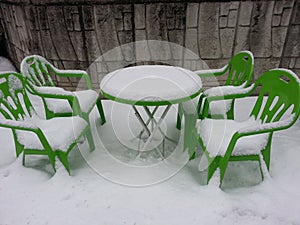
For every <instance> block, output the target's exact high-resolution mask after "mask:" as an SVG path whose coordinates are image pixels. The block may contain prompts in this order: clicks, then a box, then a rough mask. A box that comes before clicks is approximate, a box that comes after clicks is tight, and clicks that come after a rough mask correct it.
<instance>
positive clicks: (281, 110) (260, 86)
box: [195, 69, 300, 185]
mask: <svg viewBox="0 0 300 225" xmlns="http://www.w3.org/2000/svg"><path fill="white" fill-rule="evenodd" d="M255 90H259V96H258V98H257V100H256V102H255V105H254V106H253V109H252V111H251V113H250V115H249V118H248V119H247V120H245V121H242V122H241V121H235V120H226V119H211V118H205V119H203V120H198V121H197V126H196V129H197V132H195V133H197V137H198V141H199V143H200V145H201V147H202V149H203V150H204V153H205V155H206V157H207V159H208V160H207V162H208V175H207V182H209V180H210V179H211V177H212V175H213V174H214V172H215V170H216V169H217V168H220V185H221V184H222V180H223V178H224V175H225V171H226V168H227V164H228V162H229V161H242V160H257V161H258V162H259V163H260V166H261V171H262V172H263V170H262V169H263V168H264V167H265V166H264V165H266V168H267V169H269V167H270V150H271V142H272V136H273V133H274V132H275V131H278V130H283V129H286V128H289V127H290V126H292V125H293V124H294V123H295V121H296V120H297V118H298V116H299V108H300V80H299V78H298V77H297V75H295V74H294V73H293V72H292V71H290V70H285V69H274V70H270V71H268V72H266V73H264V74H263V75H262V76H261V77H259V78H258V79H257V81H256V82H255V83H254V86H253V88H252V89H251V90H250V91H249V92H248V93H247V95H250V94H252V93H253V92H254V91H255Z"/></svg>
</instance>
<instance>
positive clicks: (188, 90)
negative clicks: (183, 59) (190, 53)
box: [100, 65, 202, 101]
mask: <svg viewBox="0 0 300 225" xmlns="http://www.w3.org/2000/svg"><path fill="white" fill-rule="evenodd" d="M100 88H101V90H102V91H103V92H105V93H107V94H109V95H112V96H115V97H118V98H122V99H126V100H132V101H164V100H176V99H180V98H185V97H189V96H191V95H193V94H195V93H197V92H198V91H199V90H200V89H201V88H202V83H201V79H200V78H199V76H197V75H196V74H195V73H193V72H192V71H189V70H186V69H183V68H180V67H173V66H161V65H159V66H158V65H155V66H135V67H128V68H124V69H120V70H116V71H114V72H112V73H109V74H108V75H106V76H105V77H104V78H103V80H102V81H101V85H100Z"/></svg>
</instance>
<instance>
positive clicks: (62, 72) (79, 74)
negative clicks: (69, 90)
mask: <svg viewBox="0 0 300 225" xmlns="http://www.w3.org/2000/svg"><path fill="white" fill-rule="evenodd" d="M51 69H52V70H53V72H54V73H55V74H56V75H57V76H62V77H80V78H84V79H85V81H86V84H87V87H88V88H89V89H93V86H92V82H91V78H90V76H89V75H88V73H87V72H85V71H83V70H60V69H57V68H55V67H54V66H51Z"/></svg>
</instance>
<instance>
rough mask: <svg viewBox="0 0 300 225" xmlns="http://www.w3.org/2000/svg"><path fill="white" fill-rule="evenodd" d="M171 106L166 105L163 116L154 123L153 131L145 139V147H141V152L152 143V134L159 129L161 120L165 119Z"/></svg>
mask: <svg viewBox="0 0 300 225" xmlns="http://www.w3.org/2000/svg"><path fill="white" fill-rule="evenodd" d="M170 108H171V105H168V106H167V107H166V109H165V110H164V112H163V114H162V115H161V117H160V118H159V120H158V122H157V123H156V126H155V127H154V130H153V131H152V133H151V135H150V136H149V138H148V139H147V141H146V143H145V145H144V146H143V149H142V151H144V150H145V149H146V147H147V146H148V145H149V143H150V142H151V141H152V139H153V137H154V134H155V133H156V132H157V131H158V130H159V129H160V127H159V126H160V124H161V123H162V121H163V119H164V118H165V117H166V115H167V113H168V111H169V110H170Z"/></svg>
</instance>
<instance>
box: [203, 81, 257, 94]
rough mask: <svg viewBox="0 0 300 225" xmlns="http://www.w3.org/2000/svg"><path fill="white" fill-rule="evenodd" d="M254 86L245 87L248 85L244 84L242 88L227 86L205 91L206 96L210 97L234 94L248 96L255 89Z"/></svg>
mask: <svg viewBox="0 0 300 225" xmlns="http://www.w3.org/2000/svg"><path fill="white" fill-rule="evenodd" d="M253 85H254V84H252V85H250V86H249V87H245V86H246V83H244V84H242V85H240V86H232V85H226V86H218V87H212V88H210V89H208V90H206V91H204V94H206V95H207V96H209V97H216V96H224V95H234V94H246V93H248V92H249V91H250V90H251V89H252V88H253Z"/></svg>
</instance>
